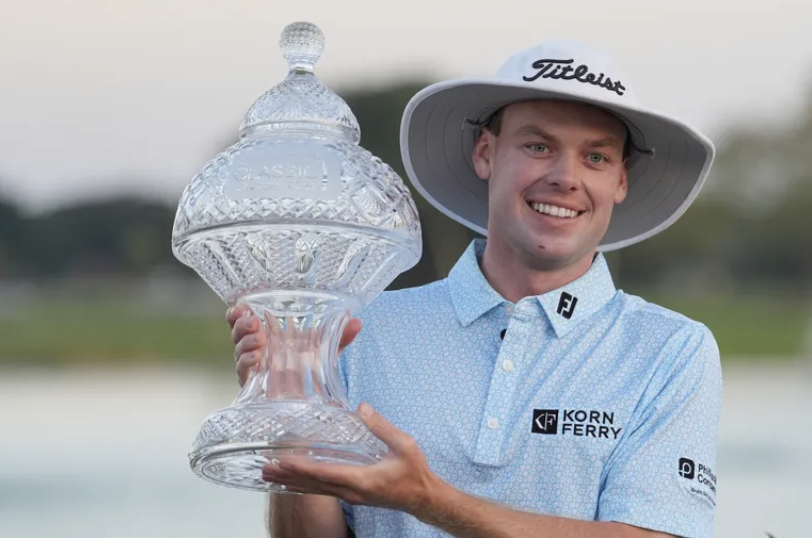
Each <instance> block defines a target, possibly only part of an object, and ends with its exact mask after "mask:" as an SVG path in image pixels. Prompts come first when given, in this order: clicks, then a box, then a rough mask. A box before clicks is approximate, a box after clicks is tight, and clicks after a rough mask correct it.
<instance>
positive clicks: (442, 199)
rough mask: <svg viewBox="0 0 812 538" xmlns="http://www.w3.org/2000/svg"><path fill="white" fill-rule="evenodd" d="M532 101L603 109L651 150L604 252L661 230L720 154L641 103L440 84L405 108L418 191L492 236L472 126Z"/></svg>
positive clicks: (498, 83) (631, 175)
mask: <svg viewBox="0 0 812 538" xmlns="http://www.w3.org/2000/svg"><path fill="white" fill-rule="evenodd" d="M531 99H563V100H569V101H579V102H584V103H588V104H592V105H594V106H597V107H600V108H603V109H605V110H607V111H609V112H611V113H613V114H615V115H616V116H618V117H619V118H620V119H621V120H623V121H624V122H625V123H626V125H627V126H628V127H629V131H630V135H631V138H632V142H633V144H634V146H635V147H637V148H644V149H647V150H653V154H650V155H643V156H640V157H639V158H635V159H633V160H632V161H631V162H630V164H629V167H628V170H627V176H628V192H627V195H626V198H625V200H624V201H623V202H622V203H620V204H617V205H616V206H615V208H614V210H613V214H612V218H611V220H610V223H609V227H608V230H607V232H606V234H605V235H604V237H603V240H602V241H601V243H600V245H599V246H598V249H599V250H601V251H610V250H616V249H619V248H622V247H626V246H629V245H632V244H634V243H637V242H640V241H643V240H644V239H647V238H649V237H651V236H653V235H655V234H657V233H660V232H662V231H663V230H665V229H666V228H668V227H669V226H671V225H672V224H673V223H674V222H675V221H676V220H677V219H678V218H679V217H680V216H682V214H683V213H685V211H686V210H687V209H688V207H689V206H690V205H691V203H693V201H694V199H695V198H696V197H697V195H698V194H699V192H700V190H701V188H702V185H703V184H704V182H705V178H706V176H707V175H708V172H709V170H710V167H711V164H712V162H713V159H714V154H715V149H714V146H713V144H712V143H711V141H710V140H709V139H707V138H706V137H705V136H704V135H702V134H701V133H699V132H698V131H696V130H694V129H693V128H691V127H690V126H688V125H686V124H685V123H683V122H680V121H677V120H675V119H673V118H670V117H668V116H666V115H664V114H661V113H658V112H654V111H651V110H648V109H645V108H642V107H639V106H637V105H636V104H635V105H632V106H623V105H619V104H617V103H616V102H611V101H609V100H602V99H595V98H587V97H584V96H582V95H574V94H572V93H567V92H563V91H562V92H558V91H552V90H545V89H539V88H536V87H532V86H529V85H528V84H523V83H521V82H513V81H509V80H499V79H493V78H470V79H458V80H451V81H446V82H440V83H437V84H434V85H431V86H429V87H427V88H425V89H423V90H422V91H420V92H419V93H418V94H416V95H415V96H414V97H413V98H412V99H411V101H410V102H409V104H408V105H407V106H406V109H405V110H404V113H403V119H402V122H401V131H400V146H401V154H402V157H403V164H404V167H405V169H406V173H407V175H408V177H409V179H410V180H411V182H412V183H413V184H414V186H415V188H416V189H417V190H418V191H419V192H420V194H421V195H422V196H423V197H424V198H425V199H426V200H427V201H428V202H429V203H430V204H432V205H433V206H434V207H436V208H437V209H438V210H439V211H441V212H442V213H444V214H445V215H447V216H448V217H450V218H451V219H453V220H455V221H457V222H459V223H460V224H462V225H464V226H466V227H468V228H470V229H472V230H474V231H476V232H478V233H480V234H482V235H487V227H488V186H487V182H485V181H483V180H482V179H481V178H479V176H477V174H476V172H475V170H474V167H473V161H472V157H473V151H474V145H475V133H474V129H473V128H472V122H474V123H476V122H478V121H481V120H482V119H484V118H486V117H487V116H488V115H490V114H492V113H493V112H494V111H496V110H497V109H499V108H501V107H503V106H506V105H508V104H510V103H514V102H518V101H524V100H531Z"/></svg>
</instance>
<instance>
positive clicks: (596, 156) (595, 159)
mask: <svg viewBox="0 0 812 538" xmlns="http://www.w3.org/2000/svg"><path fill="white" fill-rule="evenodd" d="M607 160H608V159H607V158H606V156H605V155H601V154H600V153H590V154H589V162H591V163H592V164H601V163H603V162H606V161H607Z"/></svg>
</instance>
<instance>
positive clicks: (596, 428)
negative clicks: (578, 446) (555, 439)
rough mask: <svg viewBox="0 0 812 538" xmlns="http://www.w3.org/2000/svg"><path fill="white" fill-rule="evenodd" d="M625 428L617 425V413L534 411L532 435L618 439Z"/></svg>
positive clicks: (565, 410) (563, 410) (578, 410)
mask: <svg viewBox="0 0 812 538" xmlns="http://www.w3.org/2000/svg"><path fill="white" fill-rule="evenodd" d="M622 431H623V428H621V427H620V426H617V425H615V413H614V412H609V411H597V410H595V409H533V424H532V425H531V427H530V432H531V433H537V434H543V435H562V436H572V437H592V438H595V439H618V438H619V436H620V433H621V432H622Z"/></svg>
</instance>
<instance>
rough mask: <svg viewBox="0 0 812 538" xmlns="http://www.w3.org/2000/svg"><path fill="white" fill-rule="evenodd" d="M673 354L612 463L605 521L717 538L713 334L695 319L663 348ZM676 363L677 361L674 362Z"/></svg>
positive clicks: (602, 512) (717, 407)
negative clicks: (714, 533) (715, 523)
mask: <svg viewBox="0 0 812 538" xmlns="http://www.w3.org/2000/svg"><path fill="white" fill-rule="evenodd" d="M662 353H663V354H664V356H665V357H666V358H668V359H672V360H665V361H663V362H662V363H661V365H662V368H660V371H659V372H658V373H657V374H655V376H653V378H652V381H651V382H650V384H649V386H648V388H647V389H646V391H645V393H644V396H643V399H642V400H641V405H640V406H639V408H638V410H637V411H636V412H635V414H634V416H633V417H632V419H631V422H630V428H629V429H628V430H627V431H628V432H629V433H628V434H627V436H626V437H625V438H624V439H622V440H621V442H620V443H619V444H618V447H617V449H616V451H615V453H614V454H613V455H612V457H611V458H610V460H609V462H608V463H607V467H606V469H605V471H604V477H603V481H602V488H601V493H600V499H599V505H598V519H599V520H601V521H618V522H622V523H627V524H630V525H635V526H638V527H643V528H646V529H651V530H655V531H659V532H664V533H669V534H673V535H676V536H679V537H681V538H712V536H713V520H714V513H715V507H716V445H717V436H718V427H719V415H720V412H721V397H722V372H721V365H720V360H719V349H718V347H717V344H716V340H715V339H714V337H713V335H712V334H711V332H710V331H709V330H708V329H707V327H705V326H704V325H701V324H698V323H697V324H691V325H690V326H688V328H687V329H686V330H684V331H680V332H679V333H678V334H677V335H676V336H674V337H672V338H671V339H670V340H669V342H668V343H667V344H666V345H665V346H664V348H663V349H662ZM668 365H671V366H668Z"/></svg>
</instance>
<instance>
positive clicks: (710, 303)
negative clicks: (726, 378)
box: [646, 294, 812, 361]
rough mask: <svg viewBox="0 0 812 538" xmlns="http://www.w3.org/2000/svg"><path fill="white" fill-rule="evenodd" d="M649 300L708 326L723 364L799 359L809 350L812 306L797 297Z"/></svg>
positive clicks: (709, 297) (719, 297) (671, 297)
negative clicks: (743, 360) (716, 343)
mask: <svg viewBox="0 0 812 538" xmlns="http://www.w3.org/2000/svg"><path fill="white" fill-rule="evenodd" d="M646 297H647V299H648V300H650V301H652V302H656V303H658V304H660V305H662V306H665V307H667V308H671V309H672V310H676V311H677V312H680V313H682V314H685V315H686V316H688V317H690V318H693V319H695V320H697V321H700V322H702V323H704V324H705V325H707V326H708V327H709V328H710V329H711V331H712V332H713V334H714V336H715V337H716V340H717V342H718V344H719V350H720V352H721V354H722V360H723V361H725V360H734V359H760V358H764V357H768V358H770V359H776V358H781V357H796V356H798V355H799V354H802V353H805V352H807V351H808V350H807V348H806V346H807V341H808V339H809V335H810V331H812V311H810V310H811V308H810V307H812V305H809V304H807V303H806V302H805V301H803V300H800V299H798V298H788V297H782V298H777V297H772V296H769V295H767V294H764V295H760V294H754V295H747V296H744V295H737V296H715V297H714V296H708V297H702V298H697V297H691V298H687V297H680V296H677V295H671V296H660V297H652V296H646Z"/></svg>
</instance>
